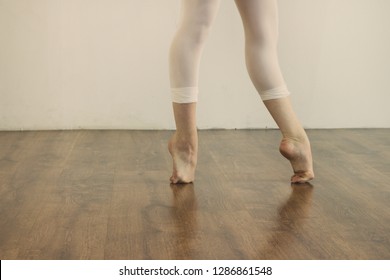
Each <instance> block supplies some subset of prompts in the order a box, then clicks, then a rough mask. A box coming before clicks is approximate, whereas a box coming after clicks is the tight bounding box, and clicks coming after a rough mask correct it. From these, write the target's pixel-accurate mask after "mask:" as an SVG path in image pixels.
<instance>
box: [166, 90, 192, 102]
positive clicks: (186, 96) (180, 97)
mask: <svg viewBox="0 0 390 280" xmlns="http://www.w3.org/2000/svg"><path fill="white" fill-rule="evenodd" d="M171 93H172V102H175V103H193V102H198V87H182V88H171Z"/></svg>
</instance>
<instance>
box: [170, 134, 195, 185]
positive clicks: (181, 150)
mask: <svg viewBox="0 0 390 280" xmlns="http://www.w3.org/2000/svg"><path fill="white" fill-rule="evenodd" d="M168 150H169V152H170V153H171V156H172V160H173V172H172V176H171V178H170V180H171V183H173V184H186V183H191V182H193V181H194V179H195V168H196V162H197V138H195V139H193V140H191V141H179V140H178V139H177V136H176V133H175V134H174V135H173V136H172V138H171V140H170V141H169V143H168Z"/></svg>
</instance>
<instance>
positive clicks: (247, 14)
mask: <svg viewBox="0 0 390 280" xmlns="http://www.w3.org/2000/svg"><path fill="white" fill-rule="evenodd" d="M235 2H236V6H237V8H238V10H239V12H240V15H241V18H242V22H243V24H244V28H245V32H246V33H247V35H250V36H252V37H258V36H260V38H262V39H264V36H267V39H269V40H272V39H274V40H276V39H277V35H278V21H279V17H278V3H277V0H235Z"/></svg>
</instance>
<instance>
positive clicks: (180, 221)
mask: <svg viewBox="0 0 390 280" xmlns="http://www.w3.org/2000/svg"><path fill="white" fill-rule="evenodd" d="M308 134H309V137H310V139H311V143H312V148H313V155H314V166H315V172H316V178H315V180H314V181H313V182H312V184H304V185H290V183H289V178H290V176H291V173H292V172H291V166H290V164H289V163H288V162H287V161H286V160H285V159H284V158H283V157H282V156H280V154H279V152H278V145H279V141H280V132H279V131H277V130H209V131H207V130H206V131H200V132H199V139H200V142H199V153H200V154H199V160H198V169H197V174H196V175H197V177H196V181H195V183H193V184H187V185H170V183H169V177H170V173H171V165H172V163H171V158H170V155H169V153H168V151H167V141H168V139H169V137H170V136H171V135H172V132H171V131H98V130H96V131H35V132H0V259H389V258H390V234H389V232H390V188H389V187H388V182H389V180H390V141H389V139H390V129H337V130H309V131H308Z"/></svg>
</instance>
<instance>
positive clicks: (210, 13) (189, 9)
mask: <svg viewBox="0 0 390 280" xmlns="http://www.w3.org/2000/svg"><path fill="white" fill-rule="evenodd" d="M219 3H220V0H182V4H181V5H182V11H181V13H182V15H181V23H180V27H179V29H178V30H177V32H176V35H175V37H174V39H173V42H172V45H171V49H170V57H169V65H170V81H171V88H172V101H173V111H174V116H175V122H176V132H175V134H174V135H173V136H172V138H171V140H170V141H169V144H168V148H169V152H170V153H171V155H172V159H173V172H172V176H171V179H170V180H171V182H172V183H174V184H176V183H190V182H192V181H193V180H194V179H195V168H196V162H197V152H198V134H197V129H196V101H197V90H198V76H199V64H200V57H201V54H202V50H203V47H204V45H205V41H206V38H207V35H208V33H209V30H210V27H211V24H212V21H213V19H214V18H215V16H216V13H217V11H218V7H219Z"/></svg>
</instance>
